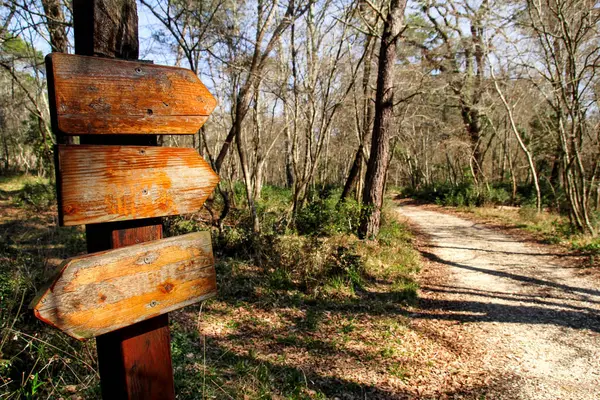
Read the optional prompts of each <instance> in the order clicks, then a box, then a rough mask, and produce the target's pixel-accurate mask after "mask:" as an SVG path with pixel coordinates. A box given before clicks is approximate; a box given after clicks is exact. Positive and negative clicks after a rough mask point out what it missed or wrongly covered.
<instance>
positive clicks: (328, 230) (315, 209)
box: [296, 190, 361, 236]
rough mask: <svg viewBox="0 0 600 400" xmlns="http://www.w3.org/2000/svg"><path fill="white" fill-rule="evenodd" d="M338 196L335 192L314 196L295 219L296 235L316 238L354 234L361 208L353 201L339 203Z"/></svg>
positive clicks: (338, 193)
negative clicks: (315, 236) (314, 236)
mask: <svg viewBox="0 0 600 400" xmlns="http://www.w3.org/2000/svg"><path fill="white" fill-rule="evenodd" d="M339 195H340V191H339V190H336V191H332V192H326V193H323V194H321V195H320V196H315V197H314V199H313V201H312V202H310V203H309V204H308V205H307V206H306V207H304V208H303V209H302V210H300V212H299V213H298V215H297V217H296V229H297V230H298V233H300V234H301V235H317V236H331V235H335V234H339V233H346V234H351V233H354V232H355V231H356V230H357V228H358V225H359V223H360V214H361V207H360V205H359V204H358V203H357V202H356V201H355V200H353V199H346V200H345V201H343V202H342V203H340V202H339Z"/></svg>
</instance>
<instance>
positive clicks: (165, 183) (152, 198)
mask: <svg viewBox="0 0 600 400" xmlns="http://www.w3.org/2000/svg"><path fill="white" fill-rule="evenodd" d="M57 166H58V168H57V180H58V183H59V187H58V194H59V195H58V201H59V222H60V224H61V225H65V226H67V225H79V224H95V223H99V222H111V221H123V220H131V219H139V218H151V217H161V216H166V215H175V214H185V213H190V212H195V211H197V210H199V209H200V207H202V205H203V204H204V202H205V201H206V199H207V198H208V196H209V195H210V194H211V193H212V191H213V190H214V188H215V186H216V185H217V183H218V181H219V177H218V176H217V175H216V174H215V173H214V172H213V170H212V169H211V168H210V166H209V165H208V163H207V162H206V161H204V159H203V158H202V157H200V156H199V155H198V153H197V152H196V150H194V149H190V148H173V147H152V146H148V147H144V146H94V145H73V146H70V145H59V146H58V163H57Z"/></svg>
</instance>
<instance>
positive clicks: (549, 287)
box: [398, 205, 600, 400]
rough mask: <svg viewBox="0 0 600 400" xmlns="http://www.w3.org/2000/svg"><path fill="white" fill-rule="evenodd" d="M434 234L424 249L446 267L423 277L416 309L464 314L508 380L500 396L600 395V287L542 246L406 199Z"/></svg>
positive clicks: (435, 264)
mask: <svg viewBox="0 0 600 400" xmlns="http://www.w3.org/2000/svg"><path fill="white" fill-rule="evenodd" d="M398 212H399V213H400V214H402V215H403V216H405V217H406V218H408V220H409V221H410V222H411V223H413V224H415V225H416V226H417V227H418V228H419V229H420V230H421V231H422V232H423V233H424V234H426V235H427V236H428V239H429V240H428V244H427V245H425V246H423V248H422V253H423V255H424V256H425V257H426V258H427V259H429V260H431V261H432V264H431V268H435V269H444V270H446V271H447V272H448V279H447V280H446V281H445V282H444V283H442V284H428V282H422V294H421V296H422V302H421V304H422V306H423V308H425V309H426V310H427V312H424V313H422V314H421V315H417V316H416V317H417V318H419V317H421V318H427V319H433V320H434V321H435V320H438V321H448V320H450V321H457V324H456V325H454V326H461V328H464V327H465V324H466V325H468V327H469V328H470V332H471V333H473V338H474V340H475V342H476V343H477V344H478V346H481V347H482V348H483V349H484V351H483V354H484V356H483V360H482V363H483V365H484V368H485V369H486V370H487V371H489V373H490V374H494V375H495V376H496V378H497V379H499V380H500V381H503V382H502V386H503V389H502V390H501V391H500V392H496V393H494V394H492V395H491V396H489V397H487V398H494V399H577V400H585V399H590V400H592V399H594V400H598V399H600V286H599V285H598V283H597V282H594V281H593V280H592V279H591V278H584V277H581V276H577V275H576V273H575V272H576V271H575V270H574V269H573V268H572V267H570V266H569V263H568V260H566V259H565V258H564V257H561V255H559V254H556V253H554V252H552V250H549V249H548V248H544V247H543V246H538V245H532V244H526V243H523V242H521V241H520V240H519V239H517V238H513V237H511V236H509V235H506V234H502V233H499V232H497V231H496V230H492V229H489V228H485V227H483V226H482V225H480V224H477V223H474V222H472V221H467V220H465V219H462V218H458V217H455V216H452V215H447V214H443V213H440V212H435V211H430V210H425V209H423V208H422V207H416V206H408V205H403V206H401V207H399V208H398Z"/></svg>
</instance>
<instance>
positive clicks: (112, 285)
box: [31, 232, 216, 339]
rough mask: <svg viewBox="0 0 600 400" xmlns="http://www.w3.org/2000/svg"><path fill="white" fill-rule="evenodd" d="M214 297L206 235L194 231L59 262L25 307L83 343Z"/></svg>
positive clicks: (213, 276) (211, 261)
mask: <svg viewBox="0 0 600 400" xmlns="http://www.w3.org/2000/svg"><path fill="white" fill-rule="evenodd" d="M215 294H216V275H215V269H214V261H213V255H212V247H211V238H210V233H209V232H196V233H190V234H187V235H183V236H178V237H172V238H168V239H162V240H156V241H152V242H146V243H142V244H139V245H135V246H129V247H123V248H119V249H115V250H108V251H105V252H100V253H94V254H88V255H85V256H81V257H75V258H71V259H68V260H65V261H64V262H63V264H62V266H61V271H60V275H59V276H58V277H57V278H56V279H55V280H54V282H53V283H52V285H51V286H50V287H49V288H47V289H46V290H44V291H42V292H41V294H40V295H39V296H38V297H37V298H36V299H35V300H34V301H33V302H32V303H31V307H32V308H33V310H34V312H35V315H36V317H37V318H39V319H41V320H42V321H44V322H46V323H48V324H50V325H53V326H55V327H57V328H59V329H61V330H62V331H64V332H65V333H67V334H68V335H70V336H72V337H74V338H77V339H89V338H92V337H95V336H98V335H101V334H104V333H107V332H111V331H114V330H116V329H119V328H122V327H125V326H128V325H131V324H133V323H136V322H140V321H143V320H145V319H148V318H151V317H154V316H157V315H160V314H164V313H167V312H170V311H173V310H176V309H179V308H181V307H184V306H186V305H190V304H194V303H196V302H199V301H202V300H205V299H207V298H210V297H212V296H214V295H215Z"/></svg>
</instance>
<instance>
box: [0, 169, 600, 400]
mask: <svg viewBox="0 0 600 400" xmlns="http://www.w3.org/2000/svg"><path fill="white" fill-rule="evenodd" d="M27 185H29V186H27ZM47 188H48V186H47V183H46V182H45V181H42V180H39V179H37V178H32V177H12V178H0V398H1V399H17V398H25V399H35V398H57V399H59V398H63V399H97V398H99V385H98V375H97V372H96V370H97V365H96V350H95V344H94V341H88V342H85V343H82V342H78V341H75V340H72V339H70V338H68V337H67V336H65V335H64V334H62V333H60V332H59V331H57V330H55V329H52V328H50V327H48V326H45V325H44V324H42V323H41V322H39V321H37V320H35V318H34V317H33V315H32V313H31V312H30V311H29V310H27V304H28V303H29V301H30V300H31V298H32V297H33V295H34V294H35V292H36V291H37V289H38V288H39V285H40V284H41V282H42V281H43V280H45V279H47V278H49V277H50V276H51V275H52V272H53V270H54V269H55V268H56V266H57V265H58V264H59V263H60V260H62V259H64V258H66V257H69V256H72V255H75V254H80V253H82V252H84V251H85V234H84V232H83V229H82V228H81V227H75V228H73V227H69V228H58V227H57V226H56V223H57V221H56V206H55V205H54V204H55V199H54V197H53V194H52V192H51V191H48V190H47ZM396 210H397V211H399V213H400V214H403V215H404V217H406V219H407V220H408V221H410V224H411V226H413V227H415V230H414V232H415V233H414V234H413V233H411V229H410V228H409V226H408V225H407V224H406V223H400V224H398V223H397V222H396V221H395V220H396V218H398V219H402V218H404V217H400V216H397V215H389V217H390V218H389V221H388V222H387V225H384V228H385V229H382V232H384V231H385V232H387V233H385V232H384V233H385V234H384V235H380V240H379V243H374V242H362V241H359V240H358V239H357V238H356V237H354V236H353V235H350V234H340V233H337V234H334V235H330V236H324V237H314V236H300V235H298V234H286V235H278V236H266V237H264V238H263V240H262V241H261V242H259V243H258V244H259V245H260V246H258V247H256V246H255V247H252V248H249V246H248V245H247V242H241V243H242V245H241V246H238V247H239V249H238V250H236V251H233V250H232V249H233V247H232V246H231V245H230V244H227V243H228V242H225V241H223V239H219V240H220V241H219V242H215V249H216V250H217V251H219V253H218V254H217V260H218V262H217V265H216V268H217V277H218V286H219V294H218V296H217V298H215V299H213V300H210V301H208V302H205V303H203V304H198V305H194V306H189V307H186V308H184V309H182V310H178V311H176V312H173V313H171V314H170V320H171V349H172V358H173V367H174V374H175V384H176V391H177V394H178V398H180V399H199V398H204V399H244V400H252V399H288V400H308V399H334V400H335V399H337V400H359V399H360V400H363V399H368V400H388V399H473V400H474V399H478V400H481V399H488V400H490V399H570V398H571V399H592V398H594V399H597V398H600V388H599V387H598V384H597V382H598V381H600V375H599V372H600V364H599V363H600V361H599V360H600V346H599V345H600V318H599V313H600V311H599V310H600V291H599V290H598V289H597V288H598V287H599V286H598V284H597V280H596V279H595V278H594V275H593V274H589V273H590V271H594V268H582V267H579V265H582V264H581V262H580V261H581V259H580V257H577V256H572V255H571V254H570V253H568V252H566V251H564V249H563V250H561V247H560V246H542V245H536V244H533V243H532V244H530V243H524V239H523V238H522V237H521V236H515V234H516V232H517V230H509V229H508V228H507V227H502V226H492V225H489V224H488V225H485V226H484V225H482V224H480V223H474V222H470V221H469V220H467V219H464V218H463V217H460V216H458V217H457V216H456V215H448V213H455V211H451V210H448V209H442V208H440V207H437V208H436V207H435V206H419V207H415V206H410V205H407V203H402V204H401V206H400V207H399V208H396ZM440 210H441V211H443V212H440ZM386 215H388V214H387V212H386ZM469 218H470V217H469ZM179 222H180V223H181V224H183V225H184V226H187V225H190V227H189V228H190V229H197V228H198V227H197V226H196V225H194V224H191V223H190V222H191V221H190V220H181V221H179ZM317 225H318V226H321V225H323V223H322V218H321V219H319V220H318V224H317ZM236 232H241V233H239V235H242V234H243V232H242V231H237V230H235V229H233V228H232V229H231V232H230V233H229V236H228V237H229V238H230V240H231V241H234V238H235V237H236V236H235V235H234V234H235V233H236ZM507 232H510V235H511V236H508V235H507ZM181 233H184V232H174V233H173V234H181ZM270 242H275V243H276V244H277V246H273V245H269V243H270ZM386 243H387V244H386ZM246 247H248V249H246ZM415 247H416V248H417V249H418V250H420V251H421V254H422V256H421V257H419V255H418V252H417V251H416V250H415V249H414V248H415ZM244 249H245V250H244ZM256 249H259V250H260V251H261V252H262V253H261V254H262V256H261V257H262V258H263V259H265V261H264V262H263V265H259V264H257V263H256V260H255V258H256V257H248V255H247V254H246V253H245V252H248V253H252V252H253V251H256ZM251 250H252V251H251ZM326 257H329V258H333V259H334V261H336V263H337V264H335V265H337V267H336V268H337V269H338V270H340V269H343V270H344V271H346V274H351V273H354V272H353V271H355V270H354V269H353V268H358V267H361V268H364V272H365V276H364V277H362V278H360V279H358V280H357V281H356V282H355V283H353V282H354V281H352V280H351V279H349V278H348V276H346V275H335V274H334V275H331V276H328V275H314V271H313V269H314V268H316V265H317V264H320V265H325V264H327V263H325V262H324V261H323V260H324V259H325V258H326ZM283 258H289V259H290V260H291V261H290V262H288V263H284V262H283V261H282V260H280V259H283ZM321 259H323V260H321ZM319 260H321V261H319ZM361 260H362V261H361ZM288 264H290V265H289V266H287V267H286V265H288ZM292 267H293V268H295V269H293V268H292ZM286 268H288V269H286ZM296 270H297V271H296ZM311 271H313V275H314V276H315V277H316V278H315V280H319V281H322V282H320V285H319V286H318V287H317V289H315V290H314V291H310V290H308V289H307V288H305V287H303V285H301V284H300V283H299V282H296V278H294V277H295V275H294V273H296V272H301V273H302V274H304V275H306V274H308V273H311ZM338 272H339V271H338ZM585 273H588V275H587V276H584V274H585ZM417 282H418V284H419V285H420V289H418V288H419V286H418V284H417ZM417 293H418V296H417Z"/></svg>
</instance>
